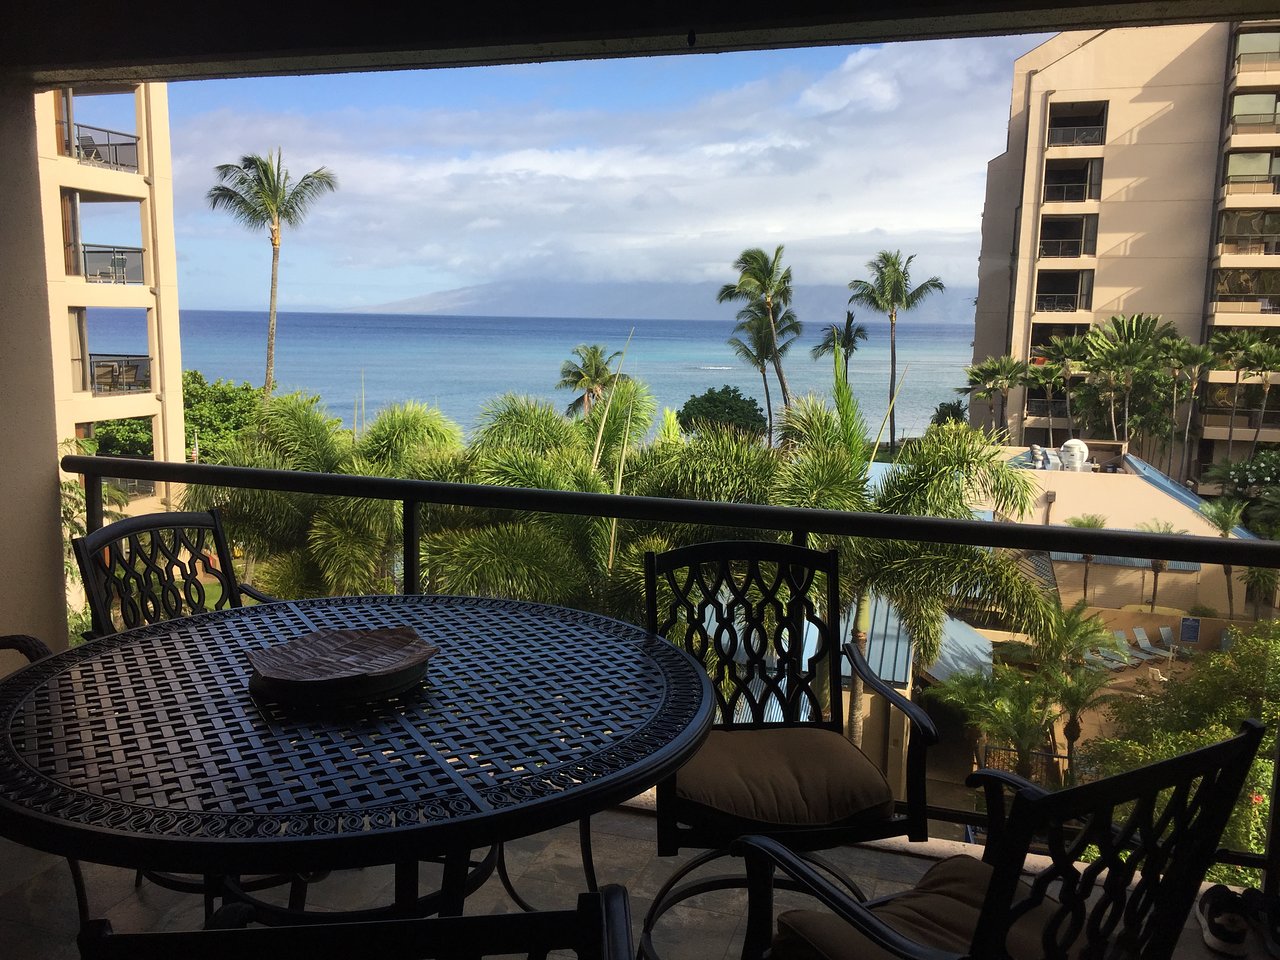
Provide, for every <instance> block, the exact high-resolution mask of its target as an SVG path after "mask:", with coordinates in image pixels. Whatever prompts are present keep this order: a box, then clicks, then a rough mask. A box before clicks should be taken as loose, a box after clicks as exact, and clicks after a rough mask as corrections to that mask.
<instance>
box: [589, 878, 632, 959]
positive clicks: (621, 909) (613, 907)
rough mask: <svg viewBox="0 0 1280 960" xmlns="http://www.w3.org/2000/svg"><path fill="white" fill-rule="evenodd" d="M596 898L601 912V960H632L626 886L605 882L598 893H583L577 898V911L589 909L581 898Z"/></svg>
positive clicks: (629, 906) (629, 907) (629, 914)
mask: <svg viewBox="0 0 1280 960" xmlns="http://www.w3.org/2000/svg"><path fill="white" fill-rule="evenodd" d="M584 897H586V898H596V899H598V902H599V903H600V909H601V911H602V913H603V916H602V917H601V920H602V923H601V936H602V939H603V940H604V943H603V944H601V949H600V958H601V960H633V958H634V957H635V955H636V950H635V946H634V945H633V944H632V941H631V904H630V901H629V900H628V899H627V888H626V887H622V886H619V885H618V884H616V883H606V884H605V885H604V886H603V887H601V888H600V890H599V892H598V893H584V894H581V895H580V896H579V898H578V911H579V913H581V912H583V911H585V910H588V909H590V907H589V905H588V904H589V902H590V901H588V902H586V903H584V902H583V898H584Z"/></svg>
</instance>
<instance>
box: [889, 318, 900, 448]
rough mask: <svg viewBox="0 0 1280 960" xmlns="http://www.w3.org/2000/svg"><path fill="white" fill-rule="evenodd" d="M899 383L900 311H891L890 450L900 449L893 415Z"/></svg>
mask: <svg viewBox="0 0 1280 960" xmlns="http://www.w3.org/2000/svg"><path fill="white" fill-rule="evenodd" d="M897 383H898V311H897V310H896V309H895V310H890V311H889V452H890V453H893V451H895V450H897V449H898V440H897V436H898V434H897V430H896V424H895V421H894V416H893V406H894V404H893V395H894V393H895V391H896V387H897Z"/></svg>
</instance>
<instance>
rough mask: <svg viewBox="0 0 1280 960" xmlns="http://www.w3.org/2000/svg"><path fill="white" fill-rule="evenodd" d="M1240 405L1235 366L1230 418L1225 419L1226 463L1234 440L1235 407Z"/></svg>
mask: <svg viewBox="0 0 1280 960" xmlns="http://www.w3.org/2000/svg"><path fill="white" fill-rule="evenodd" d="M1238 406H1240V368H1239V367H1237V368H1236V385H1235V386H1234V387H1233V388H1232V390H1231V418H1230V419H1229V420H1228V421H1227V463H1230V462H1231V448H1232V447H1233V446H1234V445H1235V441H1236V407H1238Z"/></svg>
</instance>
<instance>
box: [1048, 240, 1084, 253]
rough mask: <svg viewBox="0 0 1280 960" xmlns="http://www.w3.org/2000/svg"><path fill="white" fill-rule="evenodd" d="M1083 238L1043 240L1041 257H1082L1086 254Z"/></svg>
mask: <svg viewBox="0 0 1280 960" xmlns="http://www.w3.org/2000/svg"><path fill="white" fill-rule="evenodd" d="M1083 251H1084V241H1082V240H1041V241H1040V256H1041V257H1080V256H1085V254H1084V252H1083Z"/></svg>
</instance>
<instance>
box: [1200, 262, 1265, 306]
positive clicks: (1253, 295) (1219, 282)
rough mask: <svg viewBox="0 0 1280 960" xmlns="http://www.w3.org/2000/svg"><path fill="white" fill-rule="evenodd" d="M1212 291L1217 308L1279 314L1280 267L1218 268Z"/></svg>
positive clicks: (1215, 272) (1214, 276)
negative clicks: (1270, 268) (1271, 268)
mask: <svg viewBox="0 0 1280 960" xmlns="http://www.w3.org/2000/svg"><path fill="white" fill-rule="evenodd" d="M1213 291H1214V293H1213V299H1214V301H1215V302H1216V304H1217V307H1216V309H1218V310H1224V311H1231V310H1236V311H1244V312H1248V313H1252V312H1260V313H1280V270H1262V269H1254V268H1234V269H1226V270H1215V271H1214V275H1213Z"/></svg>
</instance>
